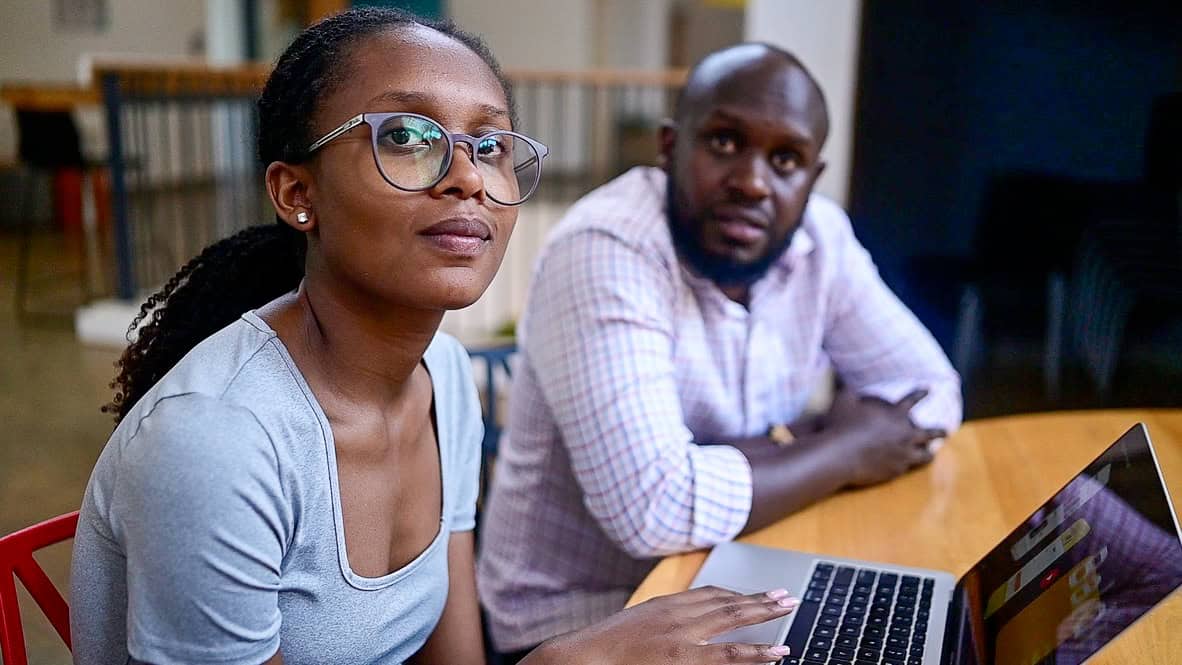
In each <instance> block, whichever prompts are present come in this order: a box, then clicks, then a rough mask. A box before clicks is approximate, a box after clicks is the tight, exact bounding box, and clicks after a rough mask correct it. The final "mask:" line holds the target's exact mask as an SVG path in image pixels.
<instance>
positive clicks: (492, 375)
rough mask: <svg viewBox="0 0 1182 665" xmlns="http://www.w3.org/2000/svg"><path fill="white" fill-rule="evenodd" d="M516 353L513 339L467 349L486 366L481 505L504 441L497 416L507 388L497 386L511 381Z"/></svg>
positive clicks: (474, 345) (471, 355)
mask: <svg viewBox="0 0 1182 665" xmlns="http://www.w3.org/2000/svg"><path fill="white" fill-rule="evenodd" d="M514 353H517V344H516V343H515V342H514V341H512V340H508V341H505V340H501V341H494V342H492V343H488V344H472V345H469V346H468V355H469V357H471V358H473V359H479V360H480V361H481V363H482V364H483V366H484V392H483V394H482V395H481V396H480V402H481V406H482V407H483V413H482V416H483V420H484V441H483V443H482V448H483V454H482V457H483V459H482V462H483V463H482V464H481V465H480V496H481V500H482V502H483V498H484V493H485V492H486V491H487V490H488V484H489V480H490V479H491V477H492V465H493V463H494V462H495V461H496V456H497V442H498V441H499V440H500V438H501V423H500V418H499V417H498V416H499V414H498V393H501V394H503V393H504V391H503V390H502V389H501V388H504V387H507V386H498V383H499V382H500V380H501V377H502V376H503V377H504V380H505V381H508V380H509V379H510V378H512V375H513V371H512V369H511V368H510V364H509V361H510V359H511V358H512V356H513V354H514Z"/></svg>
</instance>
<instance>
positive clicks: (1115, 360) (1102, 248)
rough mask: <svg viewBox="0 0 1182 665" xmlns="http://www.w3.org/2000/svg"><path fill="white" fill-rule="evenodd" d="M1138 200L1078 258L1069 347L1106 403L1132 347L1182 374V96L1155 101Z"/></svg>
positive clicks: (1098, 227)
mask: <svg viewBox="0 0 1182 665" xmlns="http://www.w3.org/2000/svg"><path fill="white" fill-rule="evenodd" d="M1140 196H1141V197H1143V198H1144V199H1145V204H1144V205H1142V206H1140V209H1138V210H1135V211H1131V212H1130V211H1117V212H1113V213H1112V214H1109V215H1108V216H1106V217H1103V218H1101V220H1102V221H1101V222H1099V223H1097V224H1095V225H1094V226H1093V227H1091V228H1089V229H1088V231H1087V233H1086V234H1085V236H1084V238H1083V241H1082V242H1081V243H1080V247H1079V251H1078V253H1077V255H1076V258H1075V264H1076V277H1075V279H1074V280H1073V283H1072V285H1071V286H1072V288H1071V291H1072V297H1071V300H1072V308H1071V312H1072V317H1071V333H1072V341H1073V342H1074V346H1075V349H1076V351H1077V352H1078V353H1079V355H1080V357H1081V359H1082V361H1083V364H1084V368H1085V370H1086V371H1087V373H1088V374H1089V375H1090V377H1091V379H1092V381H1093V383H1094V384H1095V387H1096V389H1097V391H1098V392H1099V394H1100V396H1101V398H1103V399H1108V398H1109V397H1110V396H1111V392H1112V388H1113V381H1114V378H1115V377H1116V375H1117V370H1118V367H1119V365H1120V361H1121V358H1122V356H1124V355H1126V354H1127V353H1128V352H1129V351H1130V350H1133V349H1135V348H1138V347H1140V348H1150V347H1151V346H1154V347H1156V350H1153V349H1150V350H1151V352H1152V353H1153V354H1154V355H1156V356H1157V357H1158V358H1160V359H1161V360H1162V361H1164V362H1165V363H1166V364H1170V363H1171V361H1172V365H1173V369H1174V370H1178V371H1182V353H1180V352H1179V349H1182V93H1172V94H1169V95H1164V96H1162V97H1159V98H1158V99H1156V100H1155V102H1154V105H1153V109H1152V111H1151V113H1150V120H1149V126H1148V130H1147V132H1146V140H1145V177H1144V185H1143V189H1142V190H1141V192H1140ZM1179 395H1182V392H1180V393H1179Z"/></svg>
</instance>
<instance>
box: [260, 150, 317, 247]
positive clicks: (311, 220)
mask: <svg viewBox="0 0 1182 665" xmlns="http://www.w3.org/2000/svg"><path fill="white" fill-rule="evenodd" d="M311 175H312V174H311V173H310V172H309V171H308V169H306V168H304V167H303V166H300V165H299V164H288V163H286V162H271V164H270V165H269V166H268V167H267V174H266V176H265V182H266V183H267V195H268V196H270V197H271V205H272V206H274V207H275V214H276V215H278V216H279V218H280V219H282V220H283V221H284V222H286V223H287V224H288V225H289V226H291V227H292V228H293V229H295V230H297V231H301V232H307V231H311V230H312V229H314V228H315V227H316V214H315V213H314V211H313V210H312V201H311V198H310V197H309V196H308V183H309V182H311Z"/></svg>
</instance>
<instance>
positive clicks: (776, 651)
mask: <svg viewBox="0 0 1182 665" xmlns="http://www.w3.org/2000/svg"><path fill="white" fill-rule="evenodd" d="M768 651H771V652H772V655H773V656H787V655H788V654H790V653H792V649H789V648H788V646H787V645H784V644H781V645H779V646H774V647H772V648H771V649H768Z"/></svg>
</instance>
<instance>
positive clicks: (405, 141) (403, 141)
mask: <svg viewBox="0 0 1182 665" xmlns="http://www.w3.org/2000/svg"><path fill="white" fill-rule="evenodd" d="M442 138H443V134H442V133H441V132H440V131H439V130H437V129H432V128H426V129H415V128H414V127H394V128H391V129H389V130H387V131H386V132H385V133H384V134H383V135H382V140H383V141H385V142H387V143H392V144H394V145H396V146H403V147H413V146H418V145H430V144H431V143H433V142H435V141H438V140H440V139H442Z"/></svg>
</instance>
